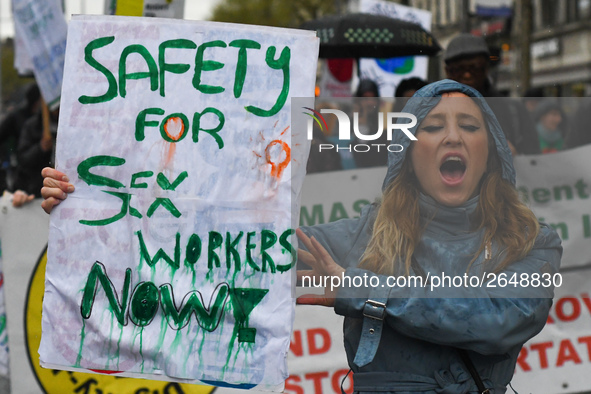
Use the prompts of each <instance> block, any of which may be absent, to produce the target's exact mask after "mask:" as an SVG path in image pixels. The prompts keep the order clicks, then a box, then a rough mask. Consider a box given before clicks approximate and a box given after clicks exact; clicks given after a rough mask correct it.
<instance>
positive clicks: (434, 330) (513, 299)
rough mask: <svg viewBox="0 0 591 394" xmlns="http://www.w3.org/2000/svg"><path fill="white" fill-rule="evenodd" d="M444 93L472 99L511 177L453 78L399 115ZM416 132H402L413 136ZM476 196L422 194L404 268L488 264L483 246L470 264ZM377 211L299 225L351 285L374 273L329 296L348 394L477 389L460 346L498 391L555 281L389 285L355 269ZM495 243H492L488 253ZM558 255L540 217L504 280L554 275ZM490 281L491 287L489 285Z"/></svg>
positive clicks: (490, 119)
mask: <svg viewBox="0 0 591 394" xmlns="http://www.w3.org/2000/svg"><path fill="white" fill-rule="evenodd" d="M451 91H459V92H462V93H465V94H466V95H468V96H470V97H473V98H474V100H475V102H476V103H477V104H478V105H479V106H480V108H481V110H482V112H483V115H484V119H485V122H487V125H488V128H489V131H490V132H491V134H492V136H493V139H494V142H495V145H496V149H497V152H498V155H499V157H500V159H501V165H502V172H503V177H504V178H505V179H506V180H508V181H509V182H511V183H512V184H515V171H514V168H513V164H512V163H513V161H512V157H511V153H510V150H509V148H508V146H507V142H506V140H505V137H504V135H503V132H502V130H501V127H500V126H499V123H498V121H497V120H496V118H495V116H494V115H493V113H492V111H491V110H490V108H489V107H488V105H487V104H486V102H485V101H484V99H483V98H482V96H481V95H480V94H479V93H478V92H476V91H475V90H473V89H472V88H470V87H468V86H466V85H462V84H459V83H457V82H455V81H451V80H443V81H440V82H436V83H433V84H430V85H428V86H426V87H424V88H422V89H421V90H419V91H418V92H417V93H416V94H415V96H414V97H415V98H416V97H420V98H421V99H420V100H417V99H411V100H410V101H409V102H408V104H407V106H406V107H405V109H404V110H403V112H410V113H412V114H414V115H415V116H416V117H417V120H418V122H417V125H418V124H420V122H421V121H422V119H424V118H425V116H426V115H427V113H429V111H431V109H432V108H433V107H434V106H436V105H437V103H438V102H439V100H440V98H441V94H442V93H445V92H451ZM416 129H417V127H416V126H415V127H414V128H412V129H410V130H411V132H412V133H413V134H415V133H416ZM392 143H394V144H400V145H402V146H404V148H405V149H404V151H403V152H401V153H390V156H389V158H388V172H387V175H386V179H385V181H384V188H385V187H386V186H387V185H388V184H389V183H390V182H391V181H392V179H394V177H395V176H396V175H397V174H398V172H399V171H400V168H401V166H402V162H403V160H404V158H405V154H404V152H406V150H407V148H408V146H409V144H410V141H409V140H408V138H406V137H405V136H404V135H403V133H398V134H396V133H395V135H394V136H393V140H392ZM478 198H479V197H478V196H476V197H474V198H472V199H470V200H468V201H467V202H466V203H465V204H464V205H462V206H460V207H454V208H450V207H445V206H441V205H440V204H438V203H437V202H436V201H435V200H433V199H432V198H430V197H429V196H426V195H421V196H420V200H419V206H420V215H421V220H422V221H423V223H424V224H425V225H426V229H425V231H424V233H423V236H422V239H421V242H420V244H419V245H418V247H417V248H416V249H415V257H416V261H417V263H418V265H419V266H420V267H421V268H422V270H421V271H423V272H411V275H418V274H422V275H427V276H431V277H432V276H434V275H438V276H439V277H440V278H441V277H442V276H443V275H447V276H449V277H452V276H454V275H455V276H462V277H463V276H464V274H466V273H467V274H468V275H475V276H478V277H479V278H482V275H487V272H488V273H490V272H492V271H493V270H494V268H495V267H494V264H493V265H492V266H491V261H488V262H487V264H484V263H483V261H484V256H483V254H484V253H483V254H482V255H481V256H478V258H477V259H476V260H475V262H474V263H473V264H472V266H470V268H468V267H469V263H470V261H471V260H472V258H473V256H474V253H475V252H476V251H477V250H478V248H479V245H480V244H481V242H482V237H483V234H484V230H479V231H472V230H471V228H472V226H471V223H470V217H471V214H472V213H473V212H474V210H475V209H476V207H477V204H478ZM376 212H377V207H376V206H375V205H369V206H366V207H365V209H364V210H363V211H362V212H361V214H360V217H359V218H356V219H346V220H341V221H338V222H333V223H328V224H324V225H318V226H313V227H306V228H302V229H303V231H304V232H306V233H307V234H308V235H309V236H314V237H316V238H317V239H318V241H319V242H320V243H321V244H323V245H324V246H325V247H326V249H327V250H328V252H329V253H330V254H331V255H332V256H333V258H334V259H335V261H336V262H337V263H339V264H340V265H342V266H343V267H345V268H347V270H346V273H345V276H346V277H347V278H350V279H351V280H352V281H354V280H357V281H358V282H359V281H361V280H362V279H363V278H365V281H366V283H369V282H370V278H371V277H375V278H373V279H371V280H372V281H373V284H374V285H375V284H376V283H377V284H378V285H377V286H361V287H355V286H350V287H341V288H340V289H339V291H338V294H337V299H336V304H335V312H336V313H338V314H340V315H344V316H345V323H344V340H345V350H346V353H347V358H348V361H349V365H350V366H351V368H352V370H353V372H354V378H353V380H354V389H355V392H360V393H365V392H392V393H393V392H396V393H417V392H420V393H446V394H447V393H449V394H451V393H454V394H457V393H476V392H478V389H477V387H476V384H475V382H474V380H473V379H472V376H471V375H470V373H469V372H468V369H467V368H466V366H465V364H464V363H463V362H462V360H461V359H460V356H459V353H458V348H462V349H466V350H467V351H468V354H469V356H470V359H471V360H472V362H473V363H474V365H475V366H476V369H477V370H478V373H479V375H480V377H481V378H482V380H483V382H484V385H485V386H486V387H487V388H489V389H491V391H492V393H494V394H499V393H504V392H506V387H507V385H508V384H509V382H510V381H511V378H512V376H513V373H514V370H515V365H516V360H517V356H518V354H519V351H520V349H521V347H522V345H523V344H524V343H525V342H526V341H527V340H529V339H530V338H532V337H533V336H534V335H536V334H537V333H538V332H539V331H540V330H541V329H542V328H543V326H544V324H545V323H546V319H547V317H548V312H549V310H550V306H551V305H552V297H553V287H552V286H551V285H550V286H537V287H535V286H521V284H523V285H525V284H526V283H525V282H522V283H520V285H519V286H517V287H512V286H504V287H503V286H501V285H500V283H499V282H498V280H497V281H496V282H495V281H489V282H487V283H486V284H484V285H483V286H482V287H473V286H468V287H462V288H453V289H449V292H448V293H442V294H448V295H449V297H447V295H446V296H445V297H446V298H439V297H440V296H437V297H438V298H434V297H433V294H435V293H433V292H431V290H430V289H429V288H428V287H420V286H409V287H405V288H399V287H392V286H390V285H389V284H388V282H387V280H388V279H387V277H385V276H381V275H376V274H374V273H372V272H370V271H367V270H363V269H360V268H356V266H357V264H358V262H359V261H360V257H361V255H362V254H363V252H364V250H365V248H366V246H367V244H368V242H369V239H370V237H371V228H372V224H373V221H374V219H375V215H376ZM498 247H499V246H498V245H495V244H493V245H492V249H493V256H495V255H496V252H498ZM561 255H562V246H561V241H560V238H559V237H558V235H557V233H556V232H555V231H554V230H553V229H551V228H549V227H548V226H546V225H544V224H541V231H540V234H539V235H538V238H537V239H536V243H535V246H534V248H533V249H532V251H531V252H530V253H529V254H528V255H527V256H526V257H525V258H524V259H523V260H521V261H517V262H514V263H513V264H511V265H510V266H509V267H507V268H506V269H505V270H504V271H503V273H504V274H506V278H511V277H513V274H516V278H519V279H521V278H522V276H521V275H522V274H523V275H524V276H523V277H526V275H531V274H534V273H537V274H548V275H553V274H555V273H557V272H558V269H559V265H560V258H561ZM493 261H494V260H493ZM497 277H498V273H497ZM547 277H548V276H547ZM489 278H490V277H489ZM528 278H529V276H528ZM353 283H354V282H353ZM501 283H502V282H501ZM492 285H496V287H489V286H492ZM439 294H441V293H439ZM368 300H369V301H368ZM374 301H378V302H380V303H382V304H384V305H385V306H384V307H381V306H380V305H379V304H378V303H376V302H374ZM374 353H375V354H374ZM520 389H522V390H527V388H526V387H522V388H519V387H516V390H517V391H518V392H519V391H520Z"/></svg>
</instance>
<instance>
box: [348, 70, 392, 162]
mask: <svg viewBox="0 0 591 394" xmlns="http://www.w3.org/2000/svg"><path fill="white" fill-rule="evenodd" d="M355 97H357V98H359V100H355V102H354V104H356V105H354V108H353V110H354V111H356V112H357V113H358V114H359V123H358V125H359V132H360V133H361V134H376V133H377V132H380V131H382V130H378V126H379V123H378V122H379V116H382V115H381V114H380V90H379V87H378V85H377V84H376V83H375V82H374V81H372V80H371V79H362V80H360V81H359V85H358V86H357V91H356V92H355ZM351 120H352V121H353V118H351ZM352 126H353V123H352ZM351 135H352V136H353V137H352V138H353V140H352V142H351V145H353V146H354V145H356V144H382V145H381V147H380V149H379V150H378V149H377V148H375V147H373V146H372V149H371V150H369V151H368V152H365V151H363V150H358V151H356V150H353V152H352V155H353V159H354V161H355V166H356V167H357V168H367V167H378V166H385V165H386V163H387V161H388V151H387V148H386V146H387V145H388V144H389V141H388V139H387V135H386V133H382V134H381V135H380V137H379V138H378V139H377V140H372V141H362V140H360V139H359V138H357V137H355V136H354V133H351Z"/></svg>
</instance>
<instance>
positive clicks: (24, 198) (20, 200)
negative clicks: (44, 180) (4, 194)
mask: <svg viewBox="0 0 591 394" xmlns="http://www.w3.org/2000/svg"><path fill="white" fill-rule="evenodd" d="M34 198H35V195H33V194H27V193H25V192H24V191H22V190H17V191H15V192H14V194H13V195H12V206H13V207H20V206H23V205H25V204H26V203H28V202H30V201H32V200H33V199H34Z"/></svg>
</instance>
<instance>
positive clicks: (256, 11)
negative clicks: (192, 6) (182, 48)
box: [211, 0, 335, 28]
mask: <svg viewBox="0 0 591 394" xmlns="http://www.w3.org/2000/svg"><path fill="white" fill-rule="evenodd" d="M334 10H335V6H334V3H333V2H332V1H326V0H293V1H285V0H221V2H220V3H219V4H218V5H217V6H216V7H215V8H214V10H213V16H212V18H211V20H213V21H217V22H230V23H246V24H251V25H264V26H276V27H291V28H297V27H298V26H299V25H301V24H302V23H303V22H305V21H307V20H310V19H315V18H318V17H321V16H324V15H328V14H331V13H334Z"/></svg>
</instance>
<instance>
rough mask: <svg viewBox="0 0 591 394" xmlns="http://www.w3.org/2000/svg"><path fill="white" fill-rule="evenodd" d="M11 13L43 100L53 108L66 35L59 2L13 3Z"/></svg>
mask: <svg viewBox="0 0 591 394" xmlns="http://www.w3.org/2000/svg"><path fill="white" fill-rule="evenodd" d="M12 12H13V17H14V26H15V31H16V35H17V36H18V37H20V39H22V41H23V43H24V47H25V48H26V50H27V53H28V55H29V57H30V59H31V62H32V64H33V72H34V73H35V79H36V81H37V84H38V85H39V89H40V90H41V94H42V95H43V99H44V100H45V102H46V103H47V104H48V105H49V107H50V108H51V109H54V108H56V107H57V106H58V105H59V100H60V95H61V91H62V79H63V71H64V56H65V50H66V33H67V24H66V19H65V17H64V15H63V13H62V8H61V3H60V0H12ZM20 66H21V65H20V64H19V67H20ZM22 66H23V67H26V66H27V65H26V63H25V64H23V65H22Z"/></svg>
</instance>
